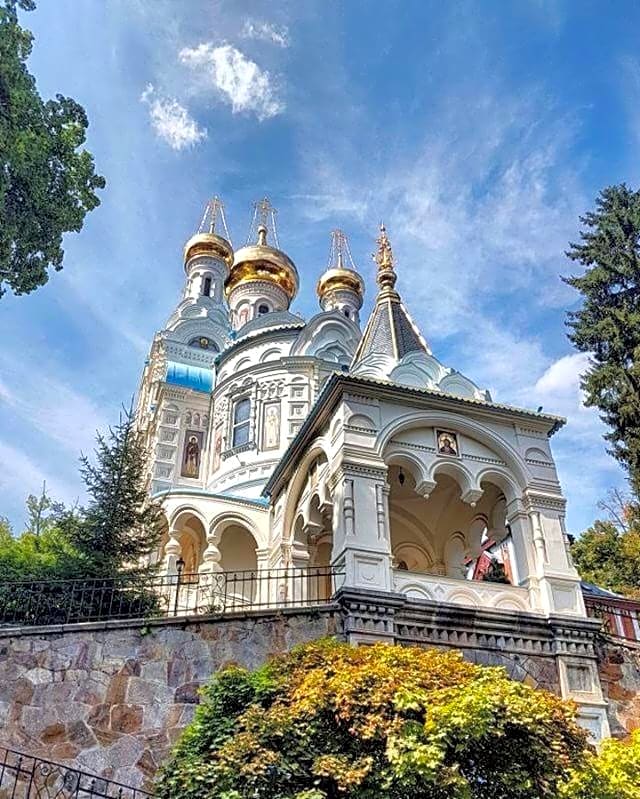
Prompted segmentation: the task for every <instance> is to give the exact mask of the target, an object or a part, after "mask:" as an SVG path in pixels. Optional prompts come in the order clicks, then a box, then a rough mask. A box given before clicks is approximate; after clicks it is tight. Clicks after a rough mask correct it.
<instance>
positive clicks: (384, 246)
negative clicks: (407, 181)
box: [352, 224, 430, 374]
mask: <svg viewBox="0 0 640 799" xmlns="http://www.w3.org/2000/svg"><path fill="white" fill-rule="evenodd" d="M376 241H377V243H378V251H377V252H376V254H375V255H374V256H373V259H374V261H375V262H376V263H377V264H378V274H377V275H376V280H377V283H378V285H379V286H380V291H379V292H378V296H377V298H376V304H375V306H374V308H373V311H372V312H371V316H370V317H369V321H368V322H367V326H366V328H365V330H364V333H363V334H362V338H361V339H360V344H359V345H358V349H357V350H356V353H355V355H354V357H353V362H352V369H355V370H357V368H358V366H359V364H360V363H361V362H363V361H366V359H367V358H369V356H372V355H375V356H376V357H377V356H387V357H388V358H390V359H391V361H392V362H395V363H399V362H400V361H401V360H402V358H404V356H405V355H406V354H407V353H409V352H426V353H428V352H430V350H429V347H428V346H427V343H426V341H425V340H424V338H423V337H422V334H421V333H420V331H419V330H418V328H417V327H416V325H415V323H414V322H413V320H412V319H411V317H410V316H409V312H408V311H407V309H406V308H405V307H404V304H403V302H402V300H401V299H400V295H399V294H398V292H397V291H396V290H395V285H396V280H397V279H398V276H397V275H396V271H395V268H394V258H393V250H392V249H391V242H390V241H389V237H388V236H387V230H386V228H385V226H384V224H381V225H380V235H379V236H378V238H377V239H376ZM356 374H357V371H356Z"/></svg>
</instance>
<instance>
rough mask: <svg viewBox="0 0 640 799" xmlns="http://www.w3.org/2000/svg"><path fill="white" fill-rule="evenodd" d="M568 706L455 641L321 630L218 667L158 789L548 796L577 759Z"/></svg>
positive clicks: (511, 798)
mask: <svg viewBox="0 0 640 799" xmlns="http://www.w3.org/2000/svg"><path fill="white" fill-rule="evenodd" d="M585 741H586V736H585V733H584V732H583V731H582V730H581V729H580V728H579V727H578V726H577V725H576V723H575V721H574V710H573V707H572V706H571V705H569V704H568V703H564V702H562V701H561V700H559V699H558V698H557V697H555V696H553V695H551V694H549V693H547V692H544V691H536V690H534V689H532V688H530V687H528V686H526V685H524V684H522V683H518V682H514V681H512V680H510V679H508V678H507V676H506V674H505V672H504V670H503V669H500V668H485V667H481V666H476V665H473V664H470V663H466V662H465V661H464V660H463V659H462V656H461V654H460V653H456V652H440V651H436V650H424V649H417V648H409V647H394V646H388V645H383V644H378V645H375V646H371V647H359V648H354V647H349V646H346V645H343V644H338V643H335V642H332V641H320V642H316V643H313V644H308V645H306V646H303V647H300V648H297V649H295V650H294V651H293V652H292V653H290V654H288V655H286V656H284V657H281V658H278V659H276V660H274V661H272V662H271V663H269V664H267V665H266V666H263V667H262V668H260V669H258V670H257V671H255V672H253V673H250V672H247V671H245V670H243V669H239V668H237V667H233V668H229V669H225V670H223V671H222V672H220V673H219V674H218V675H216V676H215V677H214V678H213V681H212V683H211V684H210V686H209V687H208V688H207V689H205V691H204V693H203V702H202V704H201V705H200V706H199V707H198V709H197V711H196V716H195V719H194V721H193V723H192V724H191V725H190V726H189V727H188V728H187V730H186V731H185V733H184V734H183V736H182V738H181V739H180V741H179V743H178V745H177V746H176V748H175V751H174V753H173V756H172V758H171V759H170V761H169V762H168V763H167V765H166V766H165V767H164V769H163V771H162V774H161V776H160V780H159V784H158V786H157V796H158V797H159V799H174V798H175V797H176V796H180V797H181V798H182V799H205V798H206V799H249V797H251V799H260V798H261V797H265V799H266V797H269V799H271V798H272V797H279V798H280V799H337V797H349V798H350V799H378V797H385V799H406V797H429V799H489V798H490V799H534V797H535V799H544V797H549V799H551V797H557V796H558V790H559V787H560V786H561V785H562V784H564V783H565V782H566V781H567V780H568V779H569V777H570V775H571V773H572V772H571V770H572V768H574V767H577V766H578V765H579V764H580V762H581V759H582V757H583V755H584V752H585V748H586V743H585Z"/></svg>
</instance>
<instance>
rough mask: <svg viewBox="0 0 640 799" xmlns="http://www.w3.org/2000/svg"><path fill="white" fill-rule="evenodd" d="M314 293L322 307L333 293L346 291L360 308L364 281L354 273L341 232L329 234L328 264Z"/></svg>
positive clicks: (346, 243)
mask: <svg viewBox="0 0 640 799" xmlns="http://www.w3.org/2000/svg"><path fill="white" fill-rule="evenodd" d="M348 264H349V265H348ZM316 291H317V292H318V297H319V299H320V304H321V305H322V306H323V307H324V305H325V300H326V299H328V298H329V296H330V295H331V294H332V293H333V292H338V291H348V292H351V293H352V294H355V295H356V296H357V298H358V300H359V306H358V307H359V308H360V307H362V301H363V298H364V280H363V279H362V277H361V276H360V275H359V274H358V272H357V271H356V268H355V264H354V263H353V258H352V257H351V251H350V249H349V242H348V241H347V237H346V235H345V234H344V233H343V232H342V231H341V230H334V231H333V232H332V233H331V251H330V253H329V264H328V266H327V269H326V270H325V272H324V273H323V274H322V275H321V277H320V280H318V285H317V286H316Z"/></svg>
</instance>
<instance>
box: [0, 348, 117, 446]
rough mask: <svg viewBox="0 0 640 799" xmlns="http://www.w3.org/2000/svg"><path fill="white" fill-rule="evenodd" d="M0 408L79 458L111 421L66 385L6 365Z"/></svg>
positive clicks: (14, 365)
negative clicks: (97, 432) (97, 433)
mask: <svg viewBox="0 0 640 799" xmlns="http://www.w3.org/2000/svg"><path fill="white" fill-rule="evenodd" d="M0 408H3V414H4V415H5V417H6V416H7V414H8V413H9V412H11V413H12V414H13V415H14V416H15V417H17V418H19V419H20V420H21V422H22V423H23V424H27V425H28V426H30V427H32V428H34V429H35V430H37V431H39V432H40V433H43V434H44V435H45V436H46V437H47V438H49V439H50V440H51V441H53V442H55V443H56V444H57V445H58V446H60V447H62V448H63V449H64V450H66V451H67V452H69V453H70V454H71V455H73V456H74V457H77V456H78V455H79V454H80V452H81V451H85V452H88V451H90V450H91V448H92V446H93V443H94V439H95V432H96V430H98V429H102V430H105V429H106V427H107V426H108V420H107V418H106V417H105V415H104V414H103V412H102V411H101V410H100V409H99V408H98V407H97V406H96V404H95V403H94V402H93V401H92V400H91V399H89V398H88V397H86V396H85V395H83V394H80V393H78V391H76V390H75V389H74V388H72V387H71V386H70V385H68V384H67V383H65V382H63V381H61V380H58V379H56V378H54V377H52V376H48V375H46V374H42V373H33V372H32V371H31V370H30V369H28V368H25V367H24V366H21V365H20V364H16V363H14V364H13V365H12V364H10V363H8V362H5V363H3V382H1V383H0Z"/></svg>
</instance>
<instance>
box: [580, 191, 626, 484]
mask: <svg viewBox="0 0 640 799" xmlns="http://www.w3.org/2000/svg"><path fill="white" fill-rule="evenodd" d="M581 222H582V223H583V225H584V226H585V228H586V229H585V230H583V231H582V233H581V239H582V241H581V243H580V244H572V245H571V247H570V249H569V251H568V252H567V255H568V256H569V258H571V259H572V260H573V261H577V262H578V263H580V264H582V265H583V266H584V267H585V272H584V274H582V275H577V276H572V277H569V278H565V281H566V282H567V283H568V284H569V285H571V286H573V287H574V288H575V289H577V290H578V291H579V292H580V293H581V295H582V300H583V302H582V307H581V308H580V309H579V310H578V311H576V312H573V313H570V314H569V326H570V328H571V330H572V332H571V334H570V339H571V341H572V342H573V344H574V345H575V346H576V347H577V348H578V349H579V350H580V351H581V352H588V353H590V354H591V364H590V367H589V369H588V371H587V372H586V374H585V376H584V378H583V388H584V391H585V396H586V404H587V405H589V406H594V407H596V408H598V409H599V410H600V413H601V417H602V419H603V420H604V422H605V423H606V424H607V425H608V426H609V427H610V432H609V433H608V434H607V436H606V438H607V440H608V441H609V442H610V444H611V452H612V454H613V455H614V456H615V457H616V458H617V459H618V460H619V461H620V462H621V463H622V464H623V465H624V466H625V468H626V469H627V470H628V473H629V477H630V480H631V484H632V486H633V489H634V492H635V494H636V496H640V192H637V191H632V190H631V189H629V188H628V187H627V186H625V185H624V184H622V185H620V186H610V187H608V188H606V189H604V190H603V191H602V192H601V193H600V195H599V197H598V198H597V200H596V208H595V211H590V212H589V213H587V214H586V215H585V216H584V217H581Z"/></svg>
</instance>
